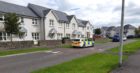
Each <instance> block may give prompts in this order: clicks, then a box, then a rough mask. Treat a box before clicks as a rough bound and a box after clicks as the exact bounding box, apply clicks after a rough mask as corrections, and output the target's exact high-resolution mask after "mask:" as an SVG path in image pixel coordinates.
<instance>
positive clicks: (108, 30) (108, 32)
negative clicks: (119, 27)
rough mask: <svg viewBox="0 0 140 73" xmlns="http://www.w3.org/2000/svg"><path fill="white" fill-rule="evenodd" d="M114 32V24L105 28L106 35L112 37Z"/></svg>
mask: <svg viewBox="0 0 140 73" xmlns="http://www.w3.org/2000/svg"><path fill="white" fill-rule="evenodd" d="M115 34H116V27H115V26H111V27H109V28H108V29H107V33H106V35H107V37H109V38H112V37H113V36H114V35H115Z"/></svg>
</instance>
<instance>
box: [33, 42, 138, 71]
mask: <svg viewBox="0 0 140 73" xmlns="http://www.w3.org/2000/svg"><path fill="white" fill-rule="evenodd" d="M139 49H140V40H138V41H136V42H133V43H129V44H127V45H124V52H126V51H127V53H132V52H136V51H137V50H139ZM109 51H111V52H112V53H114V52H115V53H116V52H117V51H118V50H117V48H113V49H111V50H109ZM112 53H97V54H93V55H89V56H85V57H81V58H78V59H75V60H72V61H69V62H65V63H62V64H58V65H56V66H52V67H48V68H44V69H40V70H37V71H34V72H32V73H109V72H110V71H112V70H113V69H115V68H117V67H118V55H117V54H112ZM127 57H128V55H124V56H123V59H124V60H125V59H127Z"/></svg>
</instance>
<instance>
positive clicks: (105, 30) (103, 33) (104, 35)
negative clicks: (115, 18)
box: [101, 27, 108, 38]
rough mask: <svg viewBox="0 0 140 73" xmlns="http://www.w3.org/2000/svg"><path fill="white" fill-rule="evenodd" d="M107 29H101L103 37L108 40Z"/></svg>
mask: <svg viewBox="0 0 140 73" xmlns="http://www.w3.org/2000/svg"><path fill="white" fill-rule="evenodd" d="M107 29H108V27H102V28H101V35H102V37H103V38H106V34H107Z"/></svg>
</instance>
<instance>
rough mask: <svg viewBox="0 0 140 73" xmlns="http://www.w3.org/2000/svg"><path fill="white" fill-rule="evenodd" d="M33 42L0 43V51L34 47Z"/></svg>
mask: <svg viewBox="0 0 140 73" xmlns="http://www.w3.org/2000/svg"><path fill="white" fill-rule="evenodd" d="M33 46H34V45H33V41H14V42H12V43H11V42H0V49H1V50H3V49H20V48H29V47H33Z"/></svg>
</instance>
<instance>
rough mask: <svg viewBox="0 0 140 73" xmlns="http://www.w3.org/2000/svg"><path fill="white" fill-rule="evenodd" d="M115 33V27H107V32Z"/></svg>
mask: <svg viewBox="0 0 140 73" xmlns="http://www.w3.org/2000/svg"><path fill="white" fill-rule="evenodd" d="M112 30H113V31H115V30H116V27H115V26H111V27H109V28H108V29H107V31H112Z"/></svg>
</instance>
